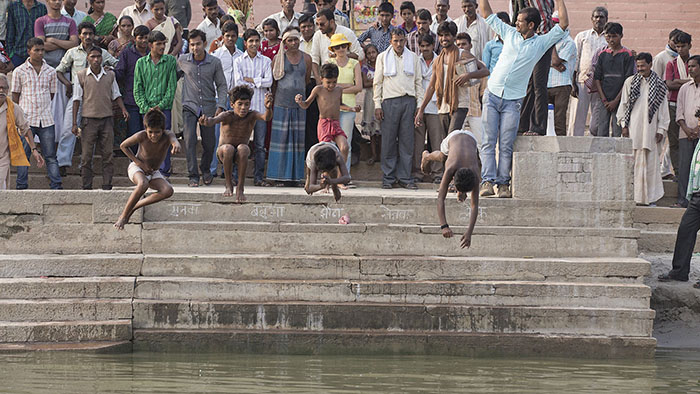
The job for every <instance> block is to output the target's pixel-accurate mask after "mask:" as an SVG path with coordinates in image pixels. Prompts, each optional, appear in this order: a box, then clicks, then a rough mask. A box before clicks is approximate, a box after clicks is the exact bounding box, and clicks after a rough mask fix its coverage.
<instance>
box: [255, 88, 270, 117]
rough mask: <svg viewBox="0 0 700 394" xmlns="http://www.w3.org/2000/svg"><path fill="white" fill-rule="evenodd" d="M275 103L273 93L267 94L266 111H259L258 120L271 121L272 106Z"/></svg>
mask: <svg viewBox="0 0 700 394" xmlns="http://www.w3.org/2000/svg"><path fill="white" fill-rule="evenodd" d="M273 105H274V98H273V96H272V94H271V93H268V94H266V95H265V113H264V114H261V113H258V114H257V115H258V120H262V121H265V122H267V121H269V120H271V119H272V106H273Z"/></svg>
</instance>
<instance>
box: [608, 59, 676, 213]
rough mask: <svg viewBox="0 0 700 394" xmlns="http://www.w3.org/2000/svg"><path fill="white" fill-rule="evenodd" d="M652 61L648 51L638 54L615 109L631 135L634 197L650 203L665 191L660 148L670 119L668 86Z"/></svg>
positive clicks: (646, 203)
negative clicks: (654, 69)
mask: <svg viewBox="0 0 700 394" xmlns="http://www.w3.org/2000/svg"><path fill="white" fill-rule="evenodd" d="M645 55H648V59H647V58H646V57H647V56H645ZM651 63H652V59H651V55H649V54H647V53H640V54H639V55H638V56H637V70H638V72H637V74H635V75H633V76H631V77H629V78H627V80H626V81H625V84H624V85H623V87H622V99H621V101H620V106H619V108H618V110H617V116H618V119H619V123H620V126H622V128H623V130H622V136H623V137H630V138H632V148H633V150H634V201H635V202H636V203H637V204H642V205H649V204H653V203H655V202H656V201H658V200H659V199H660V198H661V197H663V195H664V186H663V183H662V181H661V171H660V167H659V152H660V151H661V147H662V145H661V142H662V141H663V137H664V135H665V134H666V130H667V129H668V125H669V122H670V117H669V112H668V101H667V92H668V90H667V88H666V84H665V83H664V82H663V81H662V80H661V78H660V77H659V76H658V75H657V74H656V73H655V72H653V71H652V70H651ZM650 115H651V116H650Z"/></svg>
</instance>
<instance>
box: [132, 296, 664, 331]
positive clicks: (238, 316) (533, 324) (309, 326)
mask: <svg viewBox="0 0 700 394" xmlns="http://www.w3.org/2000/svg"><path fill="white" fill-rule="evenodd" d="M653 320H654V311H653V310H651V309H599V308H554V307H519V306H516V307H510V306H463V305H450V306H447V305H425V304H399V305H397V304H371V303H357V302H354V303H321V304H319V303H238V302H211V301H201V302H200V301H147V300H136V301H135V302H134V321H133V327H134V329H141V328H156V329H207V330H208V329H233V330H246V329H250V330H265V331H268V330H303V331H323V330H369V331H390V332H403V331H423V332H471V333H509V334H546V335H560V334H564V335H609V336H650V335H651V332H652V325H653Z"/></svg>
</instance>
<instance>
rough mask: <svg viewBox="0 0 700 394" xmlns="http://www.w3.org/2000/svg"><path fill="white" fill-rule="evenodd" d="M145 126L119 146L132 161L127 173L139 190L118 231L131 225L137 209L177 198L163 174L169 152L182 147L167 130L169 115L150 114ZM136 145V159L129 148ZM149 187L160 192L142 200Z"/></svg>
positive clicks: (145, 118)
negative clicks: (164, 161) (130, 221)
mask: <svg viewBox="0 0 700 394" xmlns="http://www.w3.org/2000/svg"><path fill="white" fill-rule="evenodd" d="M143 123H144V125H145V126H146V130H142V131H139V132H138V133H136V134H134V135H132V136H131V137H129V138H127V139H126V140H124V142H122V143H121V145H120V146H119V147H120V148H121V150H122V152H124V154H125V155H126V157H128V158H129V159H130V160H131V164H129V168H128V170H127V171H128V173H129V179H130V180H131V181H132V182H134V184H136V188H135V189H134V191H133V193H131V196H129V200H128V201H127V202H126V206H125V207H124V212H122V215H121V216H120V217H119V220H117V222H116V223H114V227H116V228H117V229H119V230H123V229H124V225H125V224H126V223H128V222H129V218H131V215H133V213H134V212H135V211H136V210H137V209H139V208H141V207H145V206H146V205H149V204H153V203H156V202H158V201H160V200H165V199H166V198H168V197H170V196H172V195H173V187H172V186H170V183H168V181H167V180H166V179H165V177H164V176H163V174H161V173H160V171H159V168H160V165H161V164H163V160H165V156H166V155H167V154H168V148H171V147H172V153H173V154H175V153H178V152H180V143H179V142H177V137H175V134H174V133H173V132H172V131H170V130H165V115H164V114H163V112H161V111H160V110H159V109H157V108H153V109H151V110H149V111H148V112H147V113H146V115H145V116H144V118H143ZM136 144H138V146H139V148H138V152H137V153H136V155H134V152H132V151H131V149H129V147H130V146H133V145H136ZM149 187H150V188H151V189H154V190H155V191H156V192H155V193H153V194H151V195H150V196H148V197H146V198H144V199H143V200H141V197H142V196H143V195H144V194H146V191H148V188H149Z"/></svg>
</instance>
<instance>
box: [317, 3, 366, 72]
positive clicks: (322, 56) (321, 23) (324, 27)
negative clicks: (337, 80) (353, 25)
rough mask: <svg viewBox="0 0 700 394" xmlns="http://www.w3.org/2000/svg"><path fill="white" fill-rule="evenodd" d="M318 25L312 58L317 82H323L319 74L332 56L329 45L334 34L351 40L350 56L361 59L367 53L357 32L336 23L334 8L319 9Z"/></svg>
mask: <svg viewBox="0 0 700 394" xmlns="http://www.w3.org/2000/svg"><path fill="white" fill-rule="evenodd" d="M316 25H318V31H316V33H314V37H313V44H311V60H312V61H313V65H312V67H313V74H314V79H316V83H321V77H320V76H319V74H318V70H319V68H320V67H321V65H322V64H325V63H326V62H327V61H328V59H329V58H330V51H328V47H329V46H330V43H331V37H333V34H336V33H342V34H345V37H347V39H348V41H350V53H348V57H351V58H353V59H357V60H360V61H361V60H362V59H364V57H365V53H364V52H363V51H362V47H361V46H360V43H359V42H358V41H357V36H355V33H353V31H352V30H350V29H349V28H347V27H344V26H338V25H337V24H336V23H335V19H334V17H333V10H331V9H323V10H321V11H319V12H318V14H316Z"/></svg>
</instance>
